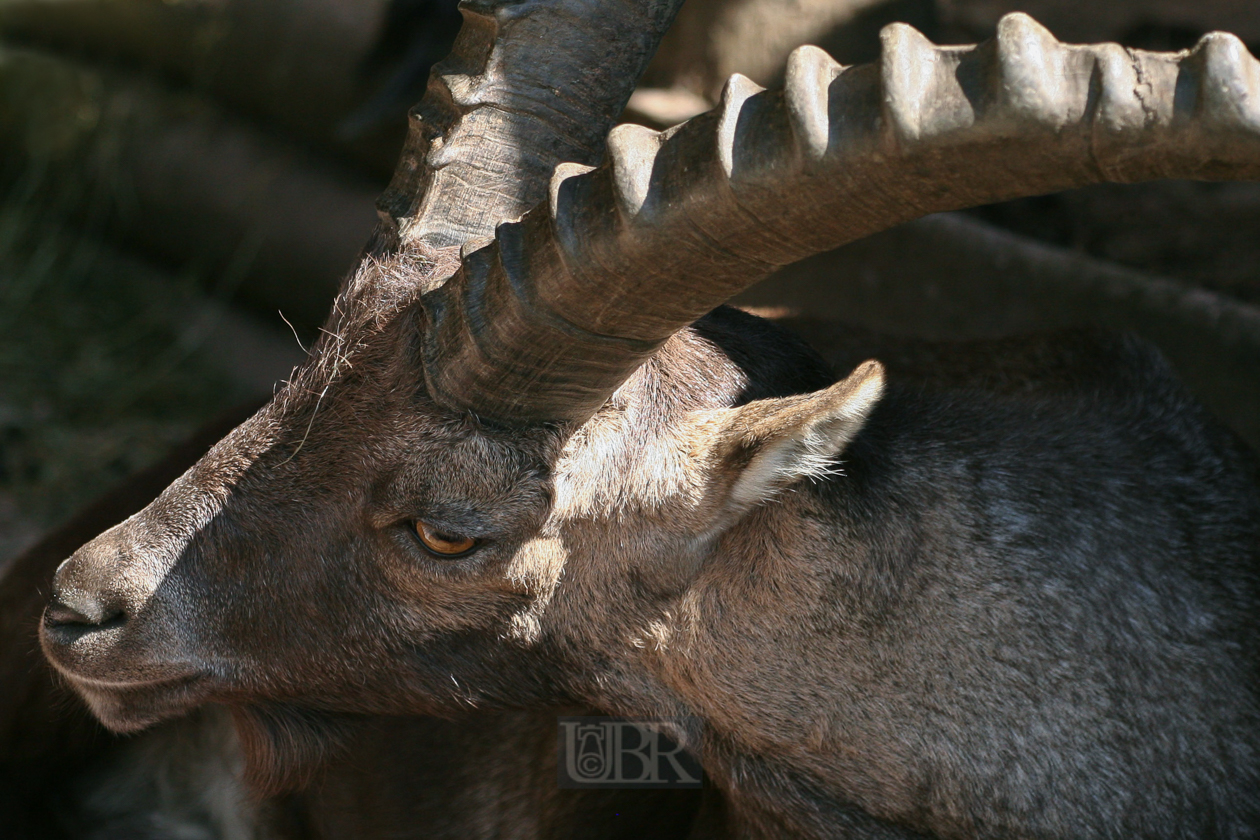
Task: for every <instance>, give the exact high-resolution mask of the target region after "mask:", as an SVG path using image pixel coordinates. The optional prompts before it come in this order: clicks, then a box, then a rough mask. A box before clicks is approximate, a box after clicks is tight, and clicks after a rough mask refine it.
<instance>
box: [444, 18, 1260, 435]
mask: <svg viewBox="0 0 1260 840" xmlns="http://www.w3.org/2000/svg"><path fill="white" fill-rule="evenodd" d="M881 37H882V44H883V49H884V53H883V55H882V57H881V59H880V61H879V62H878V63H877V64H876V65H873V66H872V65H868V66H859V67H846V68H842V67H840V65H838V64H836V63H835V62H834V61H831V60H830V59H829V58H826V57H825V56H824V55H822V54H821V52H820V51H819V50H817V49H816V48H812V47H806V48H802V49H801V50H798V51H797V52H796V53H794V54H793V56H792V58H791V60H790V61H789V68H788V74H787V83H786V84H787V89H786V90H776V91H761V90H759V89H754V88H753V87H752V86H750V85H749V84H747V83H745V82H743V81H740V80H738V79H737V80H735V81H733V82H732V83H731V84H730V85H728V88H727V94H726V95H724V97H723V101H722V103H721V105H720V106H719V107H718V108H717V109H715V110H714V111H711V112H709V113H707V114H702V115H700V116H698V117H696V118H694V119H692V120H690V121H688V122H686V123H684V124H682V125H681V126H679V127H676V128H675V129H671V130H669V131H667V132H663V133H661V134H655V133H650V134H648V133H644V132H642V131H640V130H638V129H628V128H619V129H617V130H616V131H615V132H614V134H613V136H612V137H610V145H611V146H612V147H613V149H614V152H613V153H612V154H611V155H610V159H609V160H608V161H606V162H605V163H604V164H602V165H601V166H599V167H598V168H596V169H594V170H591V171H588V172H575V174H572V175H570V176H569V177H566V178H559V177H557V179H556V180H555V181H554V182H553V184H552V195H553V201H552V202H551V203H550V204H549V205H543V206H540V207H539V208H537V209H536V210H535V211H533V212H531V213H529V214H527V215H526V216H525V217H524V219H523V220H522V222H521V225H520V227H519V230H518V229H517V228H514V227H513V228H511V230H512V236H517V235H518V234H519V236H520V237H521V238H520V240H519V241H520V243H521V246H522V248H523V249H524V251H523V252H522V255H521V256H520V257H519V258H516V257H514V258H513V260H512V270H513V271H516V272H518V273H517V274H516V275H515V276H514V277H513V279H512V283H513V284H515V285H516V286H518V287H519V288H521V289H523V290H527V291H525V292H523V293H522V294H521V295H518V296H517V300H518V301H525V302H526V303H527V304H528V306H531V307H536V308H537V309H538V312H537V316H536V317H535V316H528V315H524V314H522V313H523V310H521V311H513V312H511V313H508V312H504V313H503V315H502V317H503V319H504V323H505V324H506V323H509V322H510V323H511V324H513V327H512V328H510V329H509V328H506V327H504V328H499V327H497V326H496V328H495V329H494V331H493V341H494V342H496V343H497V342H502V346H496V347H495V348H494V349H493V350H489V349H487V348H486V347H485V346H484V344H483V351H485V353H486V361H487V364H491V365H492V366H493V365H499V366H498V367H493V369H491V368H481V369H476V370H474V369H473V368H469V369H468V370H466V371H465V370H461V369H460V365H459V364H449V365H448V360H447V359H445V358H444V357H443V355H442V353H441V352H436V351H435V352H433V353H430V354H428V355H427V356H426V360H427V362H426V364H427V365H428V367H427V369H426V375H427V376H428V377H429V381H430V384H431V385H432V386H433V388H434V391H433V393H434V395H435V397H436V398H437V399H439V400H440V401H442V402H445V403H448V404H450V405H452V406H457V407H462V408H470V409H472V410H474V411H476V412H477V413H479V414H481V415H483V416H487V417H491V418H495V419H498V420H500V421H502V422H509V423H512V422H515V423H532V422H540V421H570V422H580V421H582V420H584V419H585V418H587V417H589V416H590V415H591V413H593V412H594V411H596V410H598V408H599V406H600V405H602V404H603V402H604V401H605V400H606V399H607V397H608V396H609V395H610V394H612V392H613V391H614V390H615V389H616V388H617V387H618V386H619V385H620V384H621V382H623V381H624V380H625V378H626V377H628V376H629V375H630V374H631V373H632V372H633V370H634V368H635V367H637V366H638V364H640V363H641V362H642V361H643V359H644V358H645V355H644V352H645V349H648V348H654V347H659V346H660V344H661V343H663V342H664V341H665V340H667V339H668V338H669V336H670V335H671V334H672V333H673V332H675V331H677V330H678V329H681V328H682V327H684V326H686V325H687V324H690V323H691V322H692V321H694V320H695V319H696V318H698V317H700V316H702V315H703V314H704V313H705V312H707V311H709V310H710V309H712V308H713V307H715V306H718V305H719V304H721V303H723V302H725V301H726V300H728V299H729V298H730V297H731V296H733V295H735V294H736V293H738V292H739V291H741V290H743V289H744V288H746V287H747V286H749V285H751V284H752V283H754V282H756V281H757V280H759V279H761V277H763V276H765V275H766V274H767V273H769V272H770V271H772V270H773V269H775V268H777V267H779V266H781V265H785V264H787V263H790V262H793V261H795V260H798V259H802V258H804V257H806V256H809V255H810V254H812V253H816V252H819V251H823V250H828V249H831V248H834V247H837V246H839V245H842V244H844V243H846V242H850V241H853V240H855V239H859V238H861V237H864V236H867V235H870V234H872V233H876V232H878V231H881V230H884V229H887V228H889V227H892V226H894V225H896V224H899V223H901V222H904V221H909V220H910V219H913V218H917V217H920V216H923V215H927V214H929V213H934V212H939V211H942V210H953V209H959V208H963V207H969V206H974V205H978V204H984V203H988V202H993V201H1001V200H1007V199H1010V198H1015V197H1019V196H1025V195H1037V194H1042V193H1047V192H1054V191H1057V190H1062V189H1069V188H1073V187H1078V186H1084V185H1086V184H1090V183H1096V182H1099V181H1125V182H1132V181H1140V180H1150V179H1156V178H1166V177H1178V178H1199V179H1206V180H1223V179H1260V63H1258V62H1257V61H1256V60H1255V59H1254V58H1252V57H1251V56H1250V55H1249V54H1248V53H1247V51H1246V49H1245V47H1243V46H1242V45H1241V42H1239V41H1238V40H1237V39H1236V38H1233V36H1227V35H1220V34H1212V35H1208V36H1206V37H1205V38H1204V39H1203V40H1202V41H1201V42H1200V43H1199V45H1198V46H1196V47H1195V48H1193V49H1192V50H1189V51H1187V52H1182V53H1149V52H1143V51H1138V50H1125V49H1123V48H1121V47H1118V46H1116V45H1114V44H1103V45H1097V46H1090V45H1083V46H1077V45H1064V44H1060V43H1059V42H1058V41H1056V40H1054V38H1053V37H1052V36H1051V35H1050V34H1049V33H1048V32H1047V31H1046V30H1045V29H1044V28H1042V27H1041V26H1040V25H1038V24H1036V23H1035V22H1034V21H1032V19H1031V18H1028V17H1027V16H1026V15H1021V14H1015V15H1009V16H1007V17H1005V18H1003V20H1002V22H1001V23H1000V24H999V27H998V32H997V35H996V37H995V38H994V39H993V40H991V41H989V42H986V43H985V44H982V45H980V46H978V47H977V46H972V47H938V46H935V45H933V44H931V42H930V41H928V40H927V39H926V38H925V37H923V36H922V35H921V34H919V33H918V32H917V31H915V30H913V29H912V28H910V27H908V26H905V25H894V26H892V27H889V28H886V29H885V30H884V32H883V33H882V36H881ZM502 233H504V229H501V235H502ZM515 241H516V240H514V242H515ZM503 244H504V243H499V244H495V245H491V246H489V247H491V248H500V247H502V245H503ZM487 265H489V266H491V267H490V269H489V270H490V271H491V272H494V271H501V270H505V269H504V268H503V266H504V261H503V260H490V261H488V263H487ZM490 287H491V286H489V285H488V286H487V288H490ZM469 293H470V294H475V293H476V289H474V288H471V287H470V289H469ZM477 305H478V311H479V313H481V317H483V318H485V319H487V320H490V321H495V320H497V319H499V318H500V317H501V316H500V314H498V313H497V312H496V310H495V308H494V307H495V305H497V304H496V301H491V300H485V301H480V302H478V304H477ZM509 316H510V317H509ZM440 321H441V319H440V318H438V319H436V320H435V323H437V324H438V326H439V327H440ZM518 328H519V329H518ZM439 334H441V330H440V329H439V330H436V331H434V332H433V333H432V335H433V336H437V335H439ZM488 336H489V334H488V333H487V334H486V335H483V336H482V337H481V338H482V340H483V342H484V341H485V340H486V339H487V337H488ZM426 340H429V336H426ZM435 340H436V339H435ZM598 347H604V348H605V349H606V350H607V351H608V352H610V353H623V352H624V355H623V356H622V357H621V358H611V357H610V358H605V359H600V360H594V359H591V358H589V354H591V353H594V352H596V350H597V348H598ZM566 348H567V349H566ZM491 355H492V356H493V358H494V360H495V361H494V362H493V363H491V362H490V361H489V358H490V356H491ZM577 357H582V358H580V359H579V358H577ZM571 376H572V377H588V378H585V379H583V380H582V381H578V380H577V379H571V378H569V377H571Z"/></svg>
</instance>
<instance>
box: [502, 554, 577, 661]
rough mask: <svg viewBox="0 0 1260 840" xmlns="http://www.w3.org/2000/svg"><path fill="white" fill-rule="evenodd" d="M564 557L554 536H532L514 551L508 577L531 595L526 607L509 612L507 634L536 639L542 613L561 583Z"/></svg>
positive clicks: (522, 639) (527, 640) (529, 641)
mask: <svg viewBox="0 0 1260 840" xmlns="http://www.w3.org/2000/svg"><path fill="white" fill-rule="evenodd" d="M567 558H568V552H567V551H566V550H565V548H564V544H563V543H562V542H561V541H560V540H559V539H557V538H556V537H554V536H540V537H538V538H536V539H532V540H530V541H529V542H527V543H525V545H523V546H521V548H520V550H518V551H517V552H516V555H515V556H514V557H513V558H512V561H511V563H509V564H508V568H507V578H508V580H509V582H510V583H511V584H512V586H513V587H514V588H518V589H519V591H521V592H526V593H528V594H530V595H532V596H533V598H532V600H531V601H530V604H529V606H528V607H527V608H525V609H523V610H521V611H520V612H518V613H516V614H515V615H513V616H512V620H511V623H510V624H509V625H508V630H507V632H506V633H505V636H506V638H509V639H513V640H515V641H518V642H522V643H524V644H532V643H533V642H535V641H537V640H538V637H539V635H540V634H541V633H542V616H543V613H544V612H546V610H547V606H548V605H549V604H550V603H551V596H552V595H553V594H555V591H556V586H557V585H558V584H559V583H560V576H561V574H563V572H564V563H565V560H566V559H567Z"/></svg>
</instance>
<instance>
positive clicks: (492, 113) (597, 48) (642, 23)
mask: <svg viewBox="0 0 1260 840" xmlns="http://www.w3.org/2000/svg"><path fill="white" fill-rule="evenodd" d="M681 5H682V0H464V2H463V3H461V4H460V10H461V11H462V12H463V15H464V25H463V28H462V29H461V30H460V33H459V37H458V38H457V39H456V42H455V46H454V47H453V49H452V52H451V54H450V56H448V57H447V58H446V59H445V60H443V61H442V62H440V63H439V64H438V65H437V66H436V67H435V68H434V70H433V74H432V76H431V77H430V80H429V89H428V92H427V93H426V94H425V98H424V101H423V102H421V103H420V105H418V106H417V107H416V108H415V110H414V111H413V112H412V115H411V129H410V132H409V136H408V140H407V144H406V146H405V148H404V150H403V154H402V159H401V160H400V162H399V164H398V168H397V170H396V171H395V174H394V180H393V182H392V183H391V184H390V186H389V189H388V190H386V192H385V194H384V195H382V196H381V199H380V201H379V203H378V206H379V208H380V215H381V221H382V224H381V228H380V230H379V231H378V233H377V236H376V240H375V241H374V242H373V244H372V246H371V248H372V249H373V250H377V251H379V250H391V249H393V248H396V247H398V246H399V245H402V244H414V245H419V246H422V247H427V248H443V247H449V246H458V245H461V244H463V243H464V242H466V241H468V240H469V239H473V238H477V237H488V236H491V235H492V234H493V233H494V228H495V225H497V224H498V223H499V222H502V221H504V220H507V219H518V218H520V216H521V215H522V214H523V213H524V212H525V211H526V210H528V209H529V208H530V207H532V206H534V205H535V204H537V203H538V202H540V201H542V200H543V199H544V198H545V197H546V187H547V181H548V179H549V178H550V176H551V173H552V170H553V169H554V168H555V167H556V165H557V164H559V163H562V162H565V161H580V162H582V163H588V164H594V163H598V162H599V161H600V159H601V157H602V153H603V148H604V136H605V135H606V134H607V132H608V129H609V127H610V126H611V125H612V123H613V121H614V120H615V119H616V118H617V117H618V116H619V115H620V114H621V111H622V109H623V108H624V107H625V104H626V100H627V99H629V97H630V94H631V92H632V91H633V90H634V85H635V82H636V81H637V80H638V78H639V76H640V75H641V74H642V72H643V70H644V68H645V67H646V66H647V62H648V60H649V59H651V57H652V54H653V53H654V52H656V47H657V44H658V43H659V42H660V39H661V36H662V35H664V33H665V30H666V29H668V28H669V25H670V23H671V22H672V21H673V19H674V15H675V14H676V13H677V11H678V8H679V7H680V6H681Z"/></svg>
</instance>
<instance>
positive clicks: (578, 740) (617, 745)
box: [558, 717, 703, 788]
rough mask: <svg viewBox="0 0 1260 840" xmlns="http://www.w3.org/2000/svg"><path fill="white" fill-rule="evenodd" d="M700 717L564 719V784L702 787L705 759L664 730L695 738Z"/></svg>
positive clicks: (583, 785) (562, 772)
mask: <svg viewBox="0 0 1260 840" xmlns="http://www.w3.org/2000/svg"><path fill="white" fill-rule="evenodd" d="M695 723H696V722H695V721H681V720H668V721H667V720H626V719H624V718H608V717H562V718H560V761H559V762H558V764H559V765H560V767H559V769H560V787H562V788H588V787H601V788H696V787H700V780H701V778H702V777H703V771H702V770H701V769H700V764H699V762H697V761H696V759H695V758H694V757H693V756H692V755H690V754H689V753H687V752H686V751H685V750H684V749H683V748H682V747H681V746H679V744H678V743H677V742H676V741H674V740H673V739H672V738H670V737H669V736H668V735H665V734H664V733H663V732H662V730H669V731H672V732H680V733H688V737H691V738H695V736H696V735H697V734H698V731H699V730H698V727H697V726H696V725H695Z"/></svg>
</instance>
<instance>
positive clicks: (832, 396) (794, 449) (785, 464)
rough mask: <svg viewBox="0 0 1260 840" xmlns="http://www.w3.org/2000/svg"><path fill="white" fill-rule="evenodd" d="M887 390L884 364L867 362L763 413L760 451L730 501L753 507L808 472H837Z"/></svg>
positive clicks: (759, 429)
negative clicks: (839, 461)
mask: <svg viewBox="0 0 1260 840" xmlns="http://www.w3.org/2000/svg"><path fill="white" fill-rule="evenodd" d="M883 393H884V376H883V368H882V366H880V365H879V364H878V363H877V362H867V363H866V364H864V365H862V366H861V367H859V368H858V369H857V370H856V371H854V372H853V374H852V375H850V376H849V377H848V378H847V379H845V380H843V381H842V382H838V383H836V384H835V385H833V386H831V387H830V388H827V389H826V390H823V391H818V392H817V393H814V394H810V395H809V396H808V397H807V398H805V399H804V401H803V402H797V401H794V400H791V398H789V400H785V401H784V403H785V405H784V407H783V409H781V410H779V411H776V412H773V413H772V414H770V415H769V416H767V417H764V418H762V419H761V420H760V421H759V422H758V423H757V428H756V429H755V432H756V435H757V437H760V438H762V439H763V441H764V442H763V443H762V444H761V446H760V447H759V448H758V450H757V453H756V455H754V456H753V458H752V460H751V461H750V462H749V463H748V464H747V465H746V466H745V467H744V469H743V471H742V472H741V473H740V476H739V478H738V479H736V481H735V485H734V486H733V487H732V488H731V501H732V502H733V503H734V504H735V505H736V506H738V507H751V506H753V505H757V504H760V503H761V502H764V501H766V500H767V499H769V498H771V497H773V496H774V495H775V494H776V493H778V492H779V491H781V490H783V489H784V488H786V487H788V486H790V485H792V484H795V483H796V482H798V481H800V480H801V479H804V478H822V477H824V476H827V475H831V474H834V473H836V472H837V466H836V462H835V461H836V456H838V455H839V454H840V453H841V452H842V451H843V450H844V448H845V447H846V446H848V445H849V443H850V442H851V441H852V440H853V439H854V438H855V437H857V434H858V432H859V431H861V429H862V426H863V425H864V424H865V423H866V419H867V417H869V416H870V413H871V411H872V409H874V408H875V405H876V404H877V403H878V402H879V399H880V397H881V396H883Z"/></svg>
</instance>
